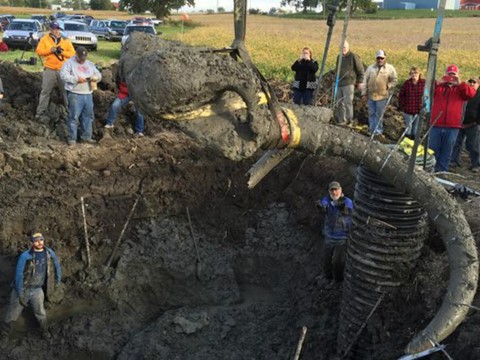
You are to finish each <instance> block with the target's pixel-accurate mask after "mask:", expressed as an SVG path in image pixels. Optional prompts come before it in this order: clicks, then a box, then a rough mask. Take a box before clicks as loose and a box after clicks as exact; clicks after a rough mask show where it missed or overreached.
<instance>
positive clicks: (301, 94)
mask: <svg viewBox="0 0 480 360" xmlns="http://www.w3.org/2000/svg"><path fill="white" fill-rule="evenodd" d="M302 101H303V105H312V102H313V90H309V89H307V90H304V91H300V90H298V89H293V102H294V103H295V104H297V105H302Z"/></svg>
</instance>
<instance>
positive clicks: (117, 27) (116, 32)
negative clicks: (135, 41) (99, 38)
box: [105, 20, 128, 41]
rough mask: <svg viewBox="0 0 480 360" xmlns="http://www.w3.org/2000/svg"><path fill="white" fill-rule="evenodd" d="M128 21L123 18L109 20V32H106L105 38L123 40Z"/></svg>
mask: <svg viewBox="0 0 480 360" xmlns="http://www.w3.org/2000/svg"><path fill="white" fill-rule="evenodd" d="M127 24H128V22H127V21H123V20H107V29H108V30H107V33H106V34H105V40H110V41H121V40H122V37H123V33H124V32H125V27H126V26H127Z"/></svg>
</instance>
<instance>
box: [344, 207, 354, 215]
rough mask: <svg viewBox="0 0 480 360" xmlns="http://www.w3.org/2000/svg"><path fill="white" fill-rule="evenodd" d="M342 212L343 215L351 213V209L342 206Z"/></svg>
mask: <svg viewBox="0 0 480 360" xmlns="http://www.w3.org/2000/svg"><path fill="white" fill-rule="evenodd" d="M342 212H343V215H351V213H352V211H351V209H350V208H348V207H346V206H344V207H343V211H342Z"/></svg>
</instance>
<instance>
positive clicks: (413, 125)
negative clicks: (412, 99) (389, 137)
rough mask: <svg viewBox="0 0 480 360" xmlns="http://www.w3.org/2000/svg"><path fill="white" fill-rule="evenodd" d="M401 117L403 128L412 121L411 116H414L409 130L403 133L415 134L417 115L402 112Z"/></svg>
mask: <svg viewBox="0 0 480 360" xmlns="http://www.w3.org/2000/svg"><path fill="white" fill-rule="evenodd" d="M415 116H416V118H415ZM403 117H404V119H405V129H406V128H407V127H408V126H409V125H410V124H411V123H412V122H413V118H415V122H413V124H412V126H411V127H410V130H409V131H407V133H406V134H405V135H407V136H415V134H416V133H417V131H418V115H410V114H407V113H403Z"/></svg>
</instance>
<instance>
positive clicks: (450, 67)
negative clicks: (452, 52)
mask: <svg viewBox="0 0 480 360" xmlns="http://www.w3.org/2000/svg"><path fill="white" fill-rule="evenodd" d="M445 72H446V73H447V74H449V73H454V74H455V75H458V66H457V65H455V64H452V65H448V66H447V70H446V71H445Z"/></svg>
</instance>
